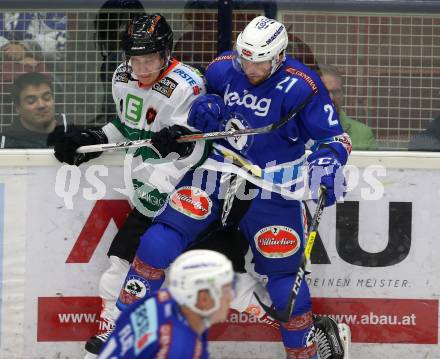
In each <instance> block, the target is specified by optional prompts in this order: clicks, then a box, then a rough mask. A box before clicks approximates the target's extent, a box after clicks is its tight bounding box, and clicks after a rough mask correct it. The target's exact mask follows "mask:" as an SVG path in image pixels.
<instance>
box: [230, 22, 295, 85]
mask: <svg viewBox="0 0 440 359" xmlns="http://www.w3.org/2000/svg"><path fill="white" fill-rule="evenodd" d="M287 43H288V39H287V31H286V27H285V26H284V25H283V24H282V23H280V22H278V21H276V20H273V19H268V18H267V17H264V16H258V17H256V18H255V19H253V20H252V21H251V22H250V23H249V24H248V25H247V26H246V27H245V29H244V30H243V31H242V32H241V33H240V34H239V35H238V37H237V42H236V45H235V47H236V56H235V63H236V64H237V66H238V67H239V68H240V69H241V70H242V71H243V72H244V73H245V74H246V76H247V78H248V79H249V82H250V83H251V84H252V85H258V84H260V83H261V82H263V81H264V80H266V79H267V78H268V77H269V76H270V75H272V74H273V73H274V72H275V71H276V70H277V69H278V68H279V67H280V66H281V64H282V63H283V61H284V60H285V59H286V48H287Z"/></svg>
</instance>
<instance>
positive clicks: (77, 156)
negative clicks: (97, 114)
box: [55, 129, 108, 166]
mask: <svg viewBox="0 0 440 359" xmlns="http://www.w3.org/2000/svg"><path fill="white" fill-rule="evenodd" d="M104 143H108V138H107V136H106V135H105V133H104V131H103V130H102V129H94V130H79V129H73V130H72V131H70V132H67V133H66V135H65V136H64V137H63V138H61V139H59V140H58V142H56V143H55V157H56V158H57V160H58V161H60V162H65V163H68V164H69V165H75V166H79V165H80V164H81V163H84V162H87V161H88V160H91V159H92V158H96V157H98V156H100V155H101V154H102V151H101V152H92V153H76V150H77V148H78V147H81V146H90V145H97V144H104Z"/></svg>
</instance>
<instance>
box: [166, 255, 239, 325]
mask: <svg viewBox="0 0 440 359" xmlns="http://www.w3.org/2000/svg"><path fill="white" fill-rule="evenodd" d="M233 281H234V271H233V269H232V263H231V261H230V260H229V259H228V258H226V257H225V256H224V255H223V254H221V253H218V252H215V251H211V250H202V249H200V250H192V251H188V252H186V253H184V254H182V255H180V256H179V257H178V258H177V259H176V260H175V261H174V263H173V264H172V265H171V267H170V272H169V275H168V289H169V291H170V293H171V295H172V296H173V298H174V299H175V300H176V301H177V303H179V305H180V306H181V309H182V313H183V314H184V315H185V316H186V317H187V319H188V322H189V323H190V325H191V326H192V327H193V328H194V329H195V330H196V331H199V332H202V331H203V330H205V329H206V328H207V327H209V326H210V325H211V324H214V323H218V322H221V321H224V320H225V319H226V316H227V314H228V310H229V306H230V303H231V301H232V299H233V297H234V289H233Z"/></svg>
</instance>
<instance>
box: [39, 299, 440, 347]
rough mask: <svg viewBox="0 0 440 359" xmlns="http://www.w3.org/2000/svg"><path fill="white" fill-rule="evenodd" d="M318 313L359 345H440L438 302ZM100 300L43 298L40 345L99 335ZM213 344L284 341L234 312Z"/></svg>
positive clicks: (332, 302)
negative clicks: (347, 331) (344, 328)
mask: <svg viewBox="0 0 440 359" xmlns="http://www.w3.org/2000/svg"><path fill="white" fill-rule="evenodd" d="M313 306H314V312H315V313H316V314H325V315H331V316H332V317H334V318H336V319H337V320H338V321H339V322H345V323H347V324H349V325H350V328H351V331H352V341H353V342H356V343H401V344H403V343H405V344H437V343H438V321H437V319H438V301H437V300H428V299H382V298H314V299H313ZM99 311H100V299H99V298H94V297H53V298H48V297H40V298H38V335H37V337H38V341H82V340H86V339H88V338H89V337H90V336H91V335H93V334H94V333H96V330H97V325H98V324H97V320H98V316H99ZM209 338H210V340H212V341H263V342H273V341H280V335H279V332H278V329H277V328H276V327H275V326H272V325H268V324H266V323H264V322H261V321H259V320H257V319H255V318H254V317H250V316H248V315H247V314H245V313H238V312H236V311H233V310H231V312H230V313H229V317H228V320H227V322H225V323H221V324H217V325H215V326H213V327H212V328H211V330H210V335H209Z"/></svg>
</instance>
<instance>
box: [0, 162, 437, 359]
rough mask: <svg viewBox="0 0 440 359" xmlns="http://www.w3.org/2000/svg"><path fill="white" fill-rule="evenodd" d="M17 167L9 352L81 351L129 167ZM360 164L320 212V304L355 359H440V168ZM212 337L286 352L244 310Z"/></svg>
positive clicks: (0, 213)
mask: <svg viewBox="0 0 440 359" xmlns="http://www.w3.org/2000/svg"><path fill="white" fill-rule="evenodd" d="M46 157H47V158H46ZM413 160H414V162H415V161H416V160H417V161H420V160H421V159H419V158H416V159H413ZM437 161H440V159H437ZM11 162H12V161H8V160H7V157H1V156H0V297H1V301H0V303H1V311H0V333H1V334H0V357H1V358H5V359H28V358H29V359H30V358H45V359H55V358H59V359H61V358H72V359H73V358H75V359H76V358H82V357H83V355H84V352H83V344H84V341H85V340H86V339H87V338H88V337H89V336H90V335H91V334H93V333H94V331H95V330H96V328H97V319H98V313H99V309H100V301H99V298H97V284H98V279H99V276H100V273H101V272H102V270H103V269H104V268H105V267H106V265H107V264H106V260H107V258H106V251H107V249H108V247H109V245H110V242H111V240H112V238H113V236H114V235H115V233H116V231H117V228H118V227H120V226H121V225H122V224H123V222H124V220H125V218H126V216H127V215H128V213H129V212H130V210H131V204H130V202H129V198H128V196H127V195H126V192H124V189H125V187H126V186H125V183H126V181H124V178H123V170H122V166H121V165H120V164H118V161H115V160H111V161H109V160H108V157H104V158H101V159H99V160H95V161H94V162H92V164H91V165H88V166H87V165H82V166H81V167H80V168H77V167H70V166H65V167H61V166H59V165H58V164H57V163H56V162H55V161H54V160H52V159H51V157H50V155H48V154H47V155H44V156H41V155H40V156H39V157H38V158H37V159H34V158H32V156H27V157H26V158H25V159H22V160H21V162H20V161H18V162H14V164H12V163H11ZM17 163H18V164H17ZM121 163H122V162H121ZM355 163H356V156H355V161H352V164H355ZM359 163H362V167H361V168H358V167H351V168H350V169H349V172H348V174H347V178H348V184H349V189H350V191H349V193H348V194H347V196H346V197H345V201H344V202H343V203H338V204H337V206H334V207H332V208H328V209H326V210H325V212H324V215H323V217H322V221H321V224H320V227H319V236H318V237H317V239H316V242H315V247H314V249H313V253H312V267H311V270H312V273H311V275H310V276H309V277H308V278H307V281H308V283H309V286H310V289H311V292H312V296H313V297H314V300H313V306H314V311H315V312H316V313H320V314H328V315H332V316H335V317H336V318H337V319H338V320H339V321H343V322H346V323H348V324H349V325H350V327H351V330H352V337H353V345H352V356H351V358H356V359H362V358H368V359H376V358H377V359H379V358H380V359H383V358H397V357H399V358H401V359H406V358H408V359H410V358H411V359H413V358H420V359H421V358H440V346H439V344H438V338H439V329H438V328H439V311H438V300H439V297H440V280H439V279H438V277H439V273H440V260H439V256H438V253H440V242H439V239H438V236H439V235H438V218H440V205H439V200H440V189H439V187H438V183H440V172H439V171H438V169H437V168H436V167H435V166H432V168H431V166H426V167H427V168H414V167H420V166H411V165H410V164H411V162H407V164H408V166H406V167H404V168H393V166H391V167H381V166H380V165H381V161H380V160H371V161H370V163H368V161H367V162H365V159H363V158H361V159H360V160H359ZM435 163H438V162H435ZM127 193H128V192H127ZM308 206H309V210H310V212H311V214H313V211H314V205H313V204H311V203H308ZM210 339H211V341H212V345H211V350H212V357H213V358H281V357H284V351H283V347H282V345H281V342H280V338H279V334H278V332H277V329H276V328H273V327H270V326H268V325H266V324H264V323H260V322H258V321H256V320H255V319H253V318H252V317H248V316H247V314H244V313H237V312H231V313H230V316H229V319H228V322H227V323H223V324H221V325H217V326H215V327H214V328H213V329H212V331H211V333H210Z"/></svg>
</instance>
